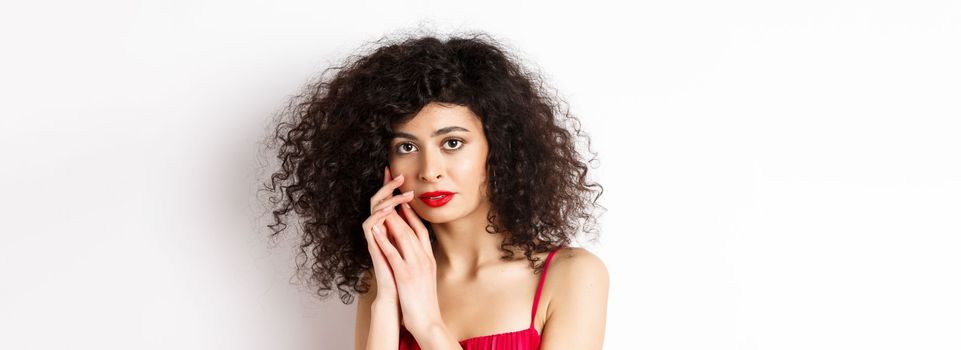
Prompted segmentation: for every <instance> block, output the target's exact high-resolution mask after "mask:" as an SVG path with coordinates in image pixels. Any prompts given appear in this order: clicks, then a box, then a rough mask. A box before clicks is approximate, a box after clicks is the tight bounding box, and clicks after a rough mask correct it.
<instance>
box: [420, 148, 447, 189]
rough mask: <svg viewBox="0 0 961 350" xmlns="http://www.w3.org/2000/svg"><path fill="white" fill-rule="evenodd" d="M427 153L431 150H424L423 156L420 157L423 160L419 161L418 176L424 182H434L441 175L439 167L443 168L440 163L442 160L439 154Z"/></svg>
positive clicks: (438, 179)
mask: <svg viewBox="0 0 961 350" xmlns="http://www.w3.org/2000/svg"><path fill="white" fill-rule="evenodd" d="M428 153H431V152H424V157H423V158H422V159H423V161H422V162H421V166H420V174H419V176H420V179H421V180H422V181H424V182H427V183H434V182H437V181H440V179H441V177H442V175H441V173H442V171H441V169H443V165H442V164H441V163H442V161H441V159H440V158H441V157H440V156H435V155H432V154H428ZM434 158H437V159H434Z"/></svg>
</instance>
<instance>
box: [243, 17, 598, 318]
mask: <svg viewBox="0 0 961 350" xmlns="http://www.w3.org/2000/svg"><path fill="white" fill-rule="evenodd" d="M372 44H373V46H374V47H373V50H372V52H368V53H366V54H363V55H352V56H349V57H348V58H347V59H346V60H345V62H344V63H343V64H341V65H340V66H332V67H330V68H327V69H326V70H324V71H323V72H322V73H321V74H320V77H319V78H317V79H316V80H312V81H311V82H310V83H308V84H307V85H306V87H305V88H304V90H303V91H302V92H301V93H300V94H298V95H296V96H294V97H293V98H291V100H290V102H289V104H288V105H287V106H286V108H284V109H283V110H282V111H281V112H280V113H279V114H278V119H277V120H276V121H275V122H277V123H278V124H277V125H276V129H273V127H272V128H271V135H270V136H269V137H268V140H267V144H268V146H269V148H270V149H276V151H271V153H272V154H273V153H274V152H276V153H275V154H276V156H277V157H278V158H279V160H280V165H279V167H280V169H279V170H277V171H276V172H274V173H273V174H271V175H270V178H269V180H267V182H266V183H264V185H265V187H264V188H263V189H262V190H268V191H270V193H271V194H272V195H271V196H270V198H269V201H270V203H271V208H272V209H273V210H272V213H273V219H274V220H275V221H274V222H273V223H272V224H270V225H268V227H270V228H271V229H272V230H273V232H272V233H271V235H270V236H271V237H274V236H276V235H277V234H279V233H280V232H281V231H283V230H284V229H285V228H286V227H287V224H286V223H285V222H284V218H285V217H288V216H289V215H290V212H291V211H294V212H295V213H296V214H297V215H299V219H301V220H300V226H299V227H300V228H301V230H302V232H301V233H300V235H301V241H300V243H299V248H300V253H299V254H298V256H297V261H298V263H297V271H298V272H303V271H302V270H303V269H304V268H306V267H309V275H308V279H309V281H310V282H313V283H315V284H316V285H318V286H317V290H316V293H317V294H318V295H319V296H320V297H321V298H326V297H327V296H328V295H329V292H330V291H331V290H332V288H333V287H334V286H335V285H336V287H337V289H338V291H339V292H340V299H341V301H342V302H343V303H344V304H350V303H352V302H353V298H354V295H353V294H352V293H351V292H352V291H353V292H359V293H367V292H368V290H369V288H370V284H369V281H367V280H366V279H365V278H363V276H362V275H363V272H364V271H366V270H368V269H370V268H371V266H372V264H371V256H370V254H369V252H368V249H367V243H366V239H365V237H364V234H363V233H362V231H361V223H362V222H363V221H364V220H365V219H366V218H367V217H368V216H369V215H370V197H372V196H373V195H374V193H375V192H376V191H377V190H378V189H379V188H380V187H381V186H383V173H384V167H385V166H387V162H388V148H389V140H390V138H391V137H392V129H391V125H392V124H394V125H397V124H403V123H405V122H406V121H408V120H410V119H411V118H413V117H414V115H415V114H417V112H418V111H420V110H421V108H422V107H424V106H425V105H426V104H428V103H430V102H438V103H453V104H457V105H462V106H466V107H468V108H469V109H470V110H471V112H473V113H474V114H476V115H477V116H479V117H480V118H481V122H482V123H483V126H484V133H485V134H486V137H487V141H488V144H489V147H490V148H489V153H488V158H487V178H488V179H489V180H488V186H489V188H488V193H489V198H490V201H491V208H492V209H491V213H490V214H489V215H488V218H487V219H488V225H487V228H486V230H487V232H489V233H499V232H506V235H505V237H506V238H505V240H504V241H503V242H502V244H501V250H503V251H504V252H505V254H504V256H502V257H501V258H502V259H503V260H508V261H509V260H511V259H512V258H513V255H514V252H513V251H512V250H511V249H509V248H510V247H516V248H518V249H523V251H524V256H526V257H527V260H528V261H529V262H530V265H531V267H532V268H533V269H534V273H535V274H537V273H540V272H539V271H540V270H541V269H542V268H543V263H540V264H538V261H540V260H542V259H540V258H537V257H535V256H534V254H535V253H543V252H548V251H550V250H552V249H554V248H556V247H559V246H561V245H568V244H569V243H570V242H571V240H572V239H573V238H574V237H575V235H576V234H577V233H578V232H579V231H578V229H580V230H582V231H583V232H584V233H586V234H591V235H592V236H593V237H595V238H594V239H592V240H596V237H597V236H598V233H597V229H596V226H597V222H596V218H595V217H594V215H593V214H592V212H593V209H596V208H598V207H600V208H603V206H600V205H599V204H597V199H598V198H599V197H600V195H601V194H602V193H603V187H601V186H600V185H599V184H597V183H594V182H590V181H589V180H588V179H587V172H588V163H589V162H591V161H594V160H596V159H597V158H596V153H594V152H591V151H590V139H589V138H588V137H587V136H586V135H585V134H584V133H583V132H582V131H581V126H580V122H579V121H578V120H577V119H576V118H575V117H574V116H573V115H572V114H571V113H570V111H569V108H567V107H566V102H564V101H563V100H562V99H561V98H559V97H557V94H556V92H555V93H549V91H548V90H547V88H545V85H546V84H545V83H544V79H543V77H542V75H541V74H538V73H535V72H533V71H530V70H528V69H525V67H523V66H522V65H521V64H519V63H518V62H520V59H518V58H516V57H515V56H514V55H512V54H510V53H509V51H508V50H507V49H505V48H504V46H503V44H500V43H498V42H497V41H496V40H494V39H493V38H492V37H491V36H490V35H488V34H484V33H476V32H475V33H469V34H466V35H462V36H451V37H449V38H447V39H446V40H442V39H439V38H437V37H436V36H434V35H423V36H412V37H407V38H402V39H388V38H387V37H383V38H381V39H380V40H377V41H374V42H373V43H372ZM577 137H583V138H584V139H586V140H587V152H589V153H591V154H592V155H593V157H592V159H590V160H589V161H588V162H584V161H582V159H581V154H580V153H579V152H578V149H577V142H576V141H577ZM425 224H426V225H427V227H428V229H429V228H430V224H429V223H426V222H425ZM429 231H430V234H431V239H432V241H433V240H435V239H436V237H434V233H433V230H430V229H429Z"/></svg>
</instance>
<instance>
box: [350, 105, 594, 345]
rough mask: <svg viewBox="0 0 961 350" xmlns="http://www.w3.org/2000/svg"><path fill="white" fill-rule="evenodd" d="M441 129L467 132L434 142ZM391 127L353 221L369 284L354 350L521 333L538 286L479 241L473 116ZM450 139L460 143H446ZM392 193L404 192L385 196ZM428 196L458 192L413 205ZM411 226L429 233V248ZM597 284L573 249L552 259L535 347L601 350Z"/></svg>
mask: <svg viewBox="0 0 961 350" xmlns="http://www.w3.org/2000/svg"><path fill="white" fill-rule="evenodd" d="M450 126H458V127H460V128H461V129H464V130H468V131H458V132H457V133H450V132H449V133H447V135H443V134H441V135H438V133H437V131H438V130H441V129H444V128H448V127H450ZM395 129H396V130H398V131H401V132H402V133H404V134H406V135H407V136H405V137H404V138H403V139H397V140H395V141H397V142H395V143H392V146H391V147H392V150H391V160H390V166H389V167H388V168H387V169H384V185H383V187H382V188H381V189H380V190H378V192H377V193H376V194H375V195H374V196H373V197H371V213H372V214H371V216H370V217H369V218H368V219H367V220H365V221H364V223H363V229H364V235H365V237H366V238H367V242H368V250H369V252H370V254H371V259H372V261H373V267H372V269H371V271H368V272H367V276H365V277H369V276H370V275H373V277H374V278H373V279H371V287H372V288H371V291H372V293H365V294H361V295H360V298H359V302H358V307H357V322H356V331H355V344H356V346H355V348H356V349H375V350H376V349H392V350H393V349H397V345H398V342H399V336H398V335H399V327H400V325H403V326H404V327H405V328H407V330H408V331H410V333H411V334H412V335H413V336H414V338H415V339H416V340H417V342H418V344H419V345H420V346H421V348H422V349H460V346H459V344H458V340H459V339H468V338H473V337H476V336H482V335H489V334H497V333H505V332H509V331H516V330H520V329H525V328H527V327H528V326H529V324H530V311H529V310H530V307H531V304H530V303H531V301H533V295H534V290H535V289H536V287H537V280H538V278H539V276H537V275H534V274H532V273H531V270H530V267H529V265H528V262H527V260H526V259H524V258H523V255H522V254H520V256H521V257H520V258H519V259H516V260H515V261H511V262H505V261H501V260H500V259H499V256H500V248H499V242H500V241H501V240H502V239H503V238H504V236H503V234H501V235H491V234H488V233H486V232H485V231H484V223H486V214H487V213H488V211H489V210H490V207H489V205H490V203H489V201H488V200H487V198H486V179H485V178H484V177H485V172H484V169H485V168H486V164H485V162H486V157H487V144H486V138H485V137H484V135H483V128H482V125H481V124H480V120H479V118H477V116H476V115H474V114H473V113H470V111H469V109H466V108H465V107H462V106H456V105H454V106H444V105H439V104H434V103H432V104H429V105H428V106H425V108H424V109H423V110H422V111H421V112H420V113H418V115H417V116H415V118H414V119H413V120H411V121H410V122H408V123H407V124H405V125H400V126H397V127H395ZM448 130H449V128H448ZM452 135H456V137H457V138H458V139H459V140H460V141H461V142H457V141H450V140H451V138H450V137H451V136H452ZM398 150H399V151H398ZM394 152H397V153H394ZM392 170H395V171H396V174H397V176H396V177H395V178H393V179H392V176H391V175H392V174H394V173H393V172H392ZM395 189H400V190H401V191H404V190H408V191H407V192H411V191H413V192H414V194H413V195H411V194H407V192H405V193H404V194H401V195H396V196H395V195H392V193H393V191H394V190H395ZM438 189H441V190H449V191H452V192H455V193H457V194H456V195H455V197H454V198H453V199H452V200H451V202H449V203H448V204H447V205H445V206H443V207H440V208H429V207H427V206H426V205H425V204H423V203H422V202H420V201H419V199H416V198H415V195H417V194H420V193H423V192H426V191H430V190H438ZM398 205H400V212H399V213H398V212H397V211H396V210H395V209H394V208H395V207H396V206H398ZM412 205H413V206H412ZM421 218H424V219H425V220H427V221H429V222H431V224H432V225H433V226H434V232H435V234H436V235H437V239H438V242H437V244H435V245H434V246H432V245H431V242H430V240H429V237H428V233H427V229H426V227H425V226H424V224H423V223H422V222H421ZM546 255H547V254H546V253H542V254H540V255H539V257H540V258H542V259H543V258H546ZM435 257H436V259H435ZM608 286H609V278H608V272H607V268H606V267H605V265H604V264H603V262H602V261H601V260H600V259H599V258H598V257H597V256H595V255H594V254H592V253H590V252H588V251H587V250H584V249H582V248H564V249H562V250H561V251H559V252H558V254H557V255H556V256H555V257H554V259H553V260H552V262H551V267H550V273H549V275H548V278H547V279H546V280H545V285H544V290H543V292H542V295H541V299H540V303H539V305H538V311H537V315H536V317H535V320H534V323H535V329H536V330H537V331H538V333H540V334H541V349H600V348H601V345H602V343H603V337H604V327H605V320H606V311H607V295H608Z"/></svg>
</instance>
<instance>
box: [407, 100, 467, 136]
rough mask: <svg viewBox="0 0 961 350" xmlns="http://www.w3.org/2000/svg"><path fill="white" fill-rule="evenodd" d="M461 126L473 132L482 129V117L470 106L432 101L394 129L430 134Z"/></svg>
mask: <svg viewBox="0 0 961 350" xmlns="http://www.w3.org/2000/svg"><path fill="white" fill-rule="evenodd" d="M447 126H460V127H464V128H466V129H468V130H470V131H471V132H479V131H481V130H482V128H481V127H482V125H481V120H480V118H479V117H478V116H477V115H476V114H474V113H473V112H471V110H470V108H467V107H466V106H461V105H456V104H440V103H437V102H431V103H428V104H427V105H425V106H424V108H422V109H421V110H420V111H419V112H417V114H416V115H414V117H413V118H411V119H410V120H408V121H407V122H406V123H404V124H396V125H394V126H393V129H394V130H396V131H405V132H409V133H415V134H430V133H431V132H433V131H434V130H437V129H440V128H443V127H447Z"/></svg>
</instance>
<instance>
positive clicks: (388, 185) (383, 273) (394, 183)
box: [361, 168, 413, 305]
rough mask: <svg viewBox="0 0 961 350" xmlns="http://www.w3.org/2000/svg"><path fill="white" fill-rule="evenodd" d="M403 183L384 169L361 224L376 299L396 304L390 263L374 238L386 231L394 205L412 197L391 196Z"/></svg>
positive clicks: (396, 297)
mask: <svg viewBox="0 0 961 350" xmlns="http://www.w3.org/2000/svg"><path fill="white" fill-rule="evenodd" d="M401 183H403V177H401V178H398V179H393V180H390V170H389V169H387V168H385V169H384V186H383V187H381V188H380V190H378V191H377V193H375V194H374V196H373V197H371V198H370V213H371V214H370V217H368V218H367V220H364V222H363V224H362V225H361V226H362V227H363V228H364V237H366V238H367V250H368V251H369V252H370V258H371V262H372V263H373V265H374V278H376V279H377V296H376V299H378V300H382V301H384V302H387V303H391V304H395V305H396V304H398V303H399V298H398V295H397V285H396V283H395V282H394V276H393V273H392V272H391V268H390V264H389V263H388V262H387V258H386V257H385V256H384V253H383V251H382V250H381V248H380V247H379V246H378V244H377V240H376V239H374V234H375V233H376V232H378V231H379V232H387V228H386V227H384V220H385V219H386V218H388V217H390V216H391V215H393V216H397V212H396V211H394V206H395V205H397V204H399V203H404V202H407V201H409V200H410V199H411V198H413V193H408V194H406V196H405V195H403V194H402V195H398V196H391V194H392V193H393V192H394V189H395V188H398V187H400V184H401Z"/></svg>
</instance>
